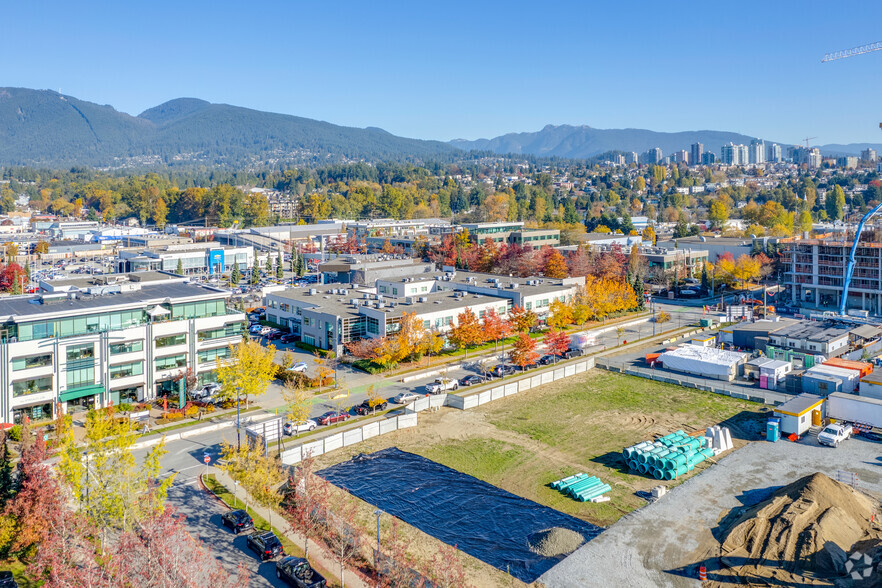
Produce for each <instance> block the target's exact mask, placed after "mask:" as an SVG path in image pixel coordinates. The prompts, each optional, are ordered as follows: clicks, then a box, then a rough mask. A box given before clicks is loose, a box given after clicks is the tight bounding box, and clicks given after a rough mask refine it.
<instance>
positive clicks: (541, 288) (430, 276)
mask: <svg viewBox="0 0 882 588" xmlns="http://www.w3.org/2000/svg"><path fill="white" fill-rule="evenodd" d="M448 278H449V279H448ZM379 281H381V282H385V283H393V284H394V283H401V284H403V283H408V282H438V286H439V288H445V289H448V288H449V289H455V287H456V286H462V287H469V289H470V290H476V289H477V290H481V289H484V290H485V291H484V292H480V291H477V292H476V293H477V294H481V293H484V294H487V295H489V296H493V295H495V293H496V292H497V291H499V290H509V291H511V290H516V291H519V292H521V293H523V294H524V295H527V296H530V295H535V294H553V293H555V292H559V291H561V290H564V289H569V288H571V287H573V285H578V284H584V283H585V281H584V278H562V279H561V278H544V277H529V278H519V277H514V276H511V277H510V276H501V275H498V274H482V273H477V272H464V271H459V270H457V271H456V272H428V273H425V274H418V275H415V276H409V277H402V278H395V279H388V280H379ZM512 285H514V287H512Z"/></svg>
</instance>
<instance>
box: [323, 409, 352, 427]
mask: <svg viewBox="0 0 882 588" xmlns="http://www.w3.org/2000/svg"><path fill="white" fill-rule="evenodd" d="M349 418H351V417H350V416H349V413H347V412H337V411H335V410H331V411H328V412H326V413H325V414H323V415H322V416H320V417H318V418H317V419H315V420H316V422H318V424H320V425H333V424H334V423H342V422H343V421H345V420H346V419H349Z"/></svg>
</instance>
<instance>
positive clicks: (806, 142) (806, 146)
mask: <svg viewBox="0 0 882 588" xmlns="http://www.w3.org/2000/svg"><path fill="white" fill-rule="evenodd" d="M812 139H817V137H806V138H805V139H803V141H805V148H806V149H808V148H809V143H808V142H809V141H811V140H812Z"/></svg>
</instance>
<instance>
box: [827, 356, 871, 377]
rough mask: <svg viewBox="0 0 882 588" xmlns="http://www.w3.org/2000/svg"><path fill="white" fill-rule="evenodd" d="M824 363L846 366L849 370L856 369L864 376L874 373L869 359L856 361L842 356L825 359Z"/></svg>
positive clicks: (839, 366) (833, 365)
mask: <svg viewBox="0 0 882 588" xmlns="http://www.w3.org/2000/svg"><path fill="white" fill-rule="evenodd" d="M824 365H829V366H831V367H838V368H845V369H848V370H855V371H857V372H859V373H860V375H861V377H862V378H863V377H864V376H869V375H870V374H871V373H873V364H872V363H870V362H869V361H855V360H853V359H842V358H841V357H833V358H831V359H828V360H827V361H825V362H824Z"/></svg>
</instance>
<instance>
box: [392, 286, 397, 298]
mask: <svg viewBox="0 0 882 588" xmlns="http://www.w3.org/2000/svg"><path fill="white" fill-rule="evenodd" d="M392 295H393V296H398V288H392Z"/></svg>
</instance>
